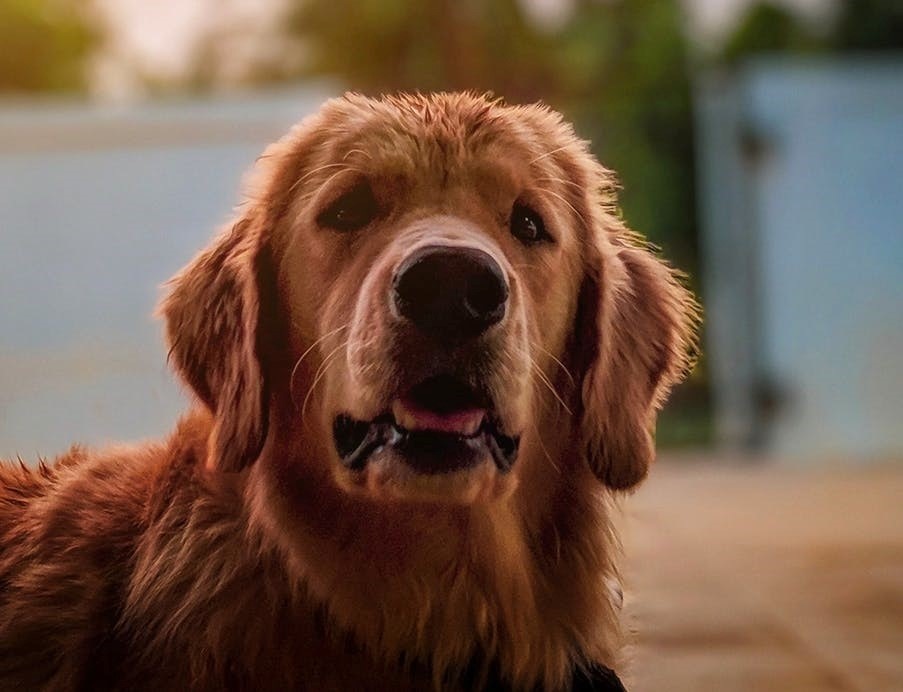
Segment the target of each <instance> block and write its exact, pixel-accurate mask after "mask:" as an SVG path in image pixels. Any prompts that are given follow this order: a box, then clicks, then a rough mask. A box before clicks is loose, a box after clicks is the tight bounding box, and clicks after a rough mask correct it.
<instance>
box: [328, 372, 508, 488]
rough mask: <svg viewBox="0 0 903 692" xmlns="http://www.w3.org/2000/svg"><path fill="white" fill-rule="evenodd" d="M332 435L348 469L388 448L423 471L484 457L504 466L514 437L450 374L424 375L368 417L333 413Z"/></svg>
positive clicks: (472, 463) (359, 466) (443, 469)
mask: <svg viewBox="0 0 903 692" xmlns="http://www.w3.org/2000/svg"><path fill="white" fill-rule="evenodd" d="M333 438H334V440H335V446H336V451H337V452H338V454H339V458H340V459H341V460H342V463H343V464H344V465H345V466H346V467H347V468H349V469H351V470H353V471H362V470H363V469H364V468H365V467H366V466H367V464H368V463H369V462H370V461H371V460H372V459H374V458H375V456H376V455H377V453H378V452H380V451H382V450H385V449H391V450H392V451H394V452H395V453H396V454H397V455H398V456H399V457H400V458H401V459H403V460H404V462H405V463H406V464H408V465H409V466H410V467H412V468H413V469H414V470H415V471H418V472H420V473H424V474H439V473H450V472H452V471H459V470H461V469H467V468H470V467H473V466H476V465H478V464H480V463H481V462H483V461H484V460H486V459H487V458H491V459H492V460H493V462H494V463H495V465H496V467H497V468H498V470H499V471H502V472H505V471H508V470H509V469H510V468H511V466H512V465H513V464H514V461H515V459H516V457H517V448H518V442H519V437H517V436H511V435H506V434H505V433H504V432H502V429H501V425H500V423H499V420H498V418H497V416H495V415H494V413H493V411H492V409H491V405H490V402H489V401H488V397H486V396H484V395H481V394H480V393H478V392H477V391H475V390H474V389H473V388H471V387H469V386H468V385H466V384H465V383H463V382H461V381H460V380H459V379H457V378H454V377H452V376H450V375H438V376H436V377H431V378H429V379H427V380H424V381H423V382H421V383H420V384H418V385H416V386H415V387H413V388H412V389H410V390H409V391H408V392H406V393H405V394H404V395H402V396H401V397H399V398H398V399H396V400H395V401H394V402H393V403H392V409H391V411H389V412H386V413H384V414H381V415H379V416H377V417H376V418H374V419H373V420H370V421H360V420H355V419H354V418H352V417H351V416H348V415H346V414H342V415H339V416H336V418H335V421H334V422H333Z"/></svg>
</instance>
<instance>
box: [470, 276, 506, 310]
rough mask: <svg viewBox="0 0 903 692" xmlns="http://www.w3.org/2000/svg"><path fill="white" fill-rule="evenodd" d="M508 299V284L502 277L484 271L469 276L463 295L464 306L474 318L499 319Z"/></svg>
mask: <svg viewBox="0 0 903 692" xmlns="http://www.w3.org/2000/svg"><path fill="white" fill-rule="evenodd" d="M507 300H508V284H507V283H505V281H504V278H503V277H500V276H495V275H494V274H493V273H492V272H489V271H487V272H485V273H483V274H479V275H477V276H474V277H472V278H471V280H470V282H468V284H467V288H466V291H465V296H464V307H465V309H466V310H467V312H468V313H469V314H470V316H471V317H472V318H473V319H476V320H489V319H493V318H495V317H496V313H499V314H498V319H501V317H502V315H503V314H504V308H505V302H506V301H507ZM496 321H497V320H496Z"/></svg>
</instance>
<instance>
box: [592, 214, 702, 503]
mask: <svg viewBox="0 0 903 692" xmlns="http://www.w3.org/2000/svg"><path fill="white" fill-rule="evenodd" d="M606 216H607V215H602V216H600V217H598V220H597V224H603V225H609V226H610V227H609V228H608V229H605V230H600V229H594V230H593V238H591V240H590V246H589V248H588V250H587V253H586V255H587V256H586V262H587V267H586V270H585V274H584V279H583V284H582V286H581V291H580V299H579V304H578V317H577V320H578V321H577V334H578V336H577V338H578V341H579V342H580V343H579V347H580V352H581V354H582V358H581V360H582V367H581V372H582V373H583V381H582V387H581V409H582V410H581V418H580V438H581V443H582V445H583V451H584V453H585V455H586V459H587V462H588V463H589V465H590V468H591V469H592V470H593V472H594V473H595V474H596V476H597V477H598V478H599V479H600V480H601V481H602V482H604V483H605V484H606V485H607V486H609V487H610V488H613V489H615V490H626V489H628V488H631V487H633V486H634V485H636V484H637V483H639V482H640V481H641V480H643V478H645V476H646V473H647V471H648V469H649V465H650V464H651V462H652V460H653V459H654V457H655V418H656V414H657V412H658V410H659V409H660V408H661V406H662V404H664V402H665V399H666V398H667V395H668V392H669V391H670V389H671V386H672V385H673V384H675V383H676V382H678V381H679V380H681V379H683V377H684V376H685V375H686V374H687V373H688V372H689V370H690V369H691V367H692V365H693V361H694V356H695V331H696V325H697V323H698V321H699V307H698V305H697V303H696V301H695V300H694V299H693V296H692V295H691V294H690V293H689V291H687V290H686V289H685V288H684V287H683V286H682V285H681V282H680V280H679V275H678V274H677V273H676V272H675V271H674V270H672V269H671V268H670V267H668V266H667V265H666V264H665V263H664V262H663V261H661V260H659V259H658V258H657V257H656V256H655V254H653V252H652V250H651V249H650V248H649V247H648V245H646V244H645V243H643V242H642V241H641V240H640V239H639V238H637V237H635V236H633V235H632V234H631V233H630V232H629V231H627V230H626V229H625V228H623V226H622V225H621V223H620V221H619V220H618V219H615V218H613V217H609V218H605V217H606Z"/></svg>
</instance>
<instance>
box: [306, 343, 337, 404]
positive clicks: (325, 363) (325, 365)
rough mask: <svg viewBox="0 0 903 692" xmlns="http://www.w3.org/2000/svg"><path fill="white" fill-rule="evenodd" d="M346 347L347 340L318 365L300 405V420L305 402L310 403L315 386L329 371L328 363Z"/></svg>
mask: <svg viewBox="0 0 903 692" xmlns="http://www.w3.org/2000/svg"><path fill="white" fill-rule="evenodd" d="M347 345H348V341H347V340H346V341H344V342H342V343H341V344H339V345H338V346H336V347H335V348H334V349H332V351H330V352H329V355H327V356H326V357H325V358H324V359H323V362H322V363H320V367H319V368H317V372H316V373H314V381H313V384H312V385H310V389H308V390H307V396H305V397H304V403H303V404H301V420H304V414H305V412H306V411H307V402H308V401H310V397H311V395H312V394H313V393H314V390H315V389H316V388H317V384H319V382H320V380H321V379H323V377H324V376H325V375H326V371H327V370H328V369H329V365H330V362H332V361H333V360H334V358H335V356H336V354H338V352H339V351H341V350H342V349H343V348H345V347H346V346H347Z"/></svg>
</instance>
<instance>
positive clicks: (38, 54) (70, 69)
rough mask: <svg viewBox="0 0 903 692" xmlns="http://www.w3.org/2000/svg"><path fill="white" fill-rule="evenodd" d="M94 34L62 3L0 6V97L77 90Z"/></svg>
mask: <svg viewBox="0 0 903 692" xmlns="http://www.w3.org/2000/svg"><path fill="white" fill-rule="evenodd" d="M97 39H98V34H97V32H96V30H95V29H93V28H92V27H91V25H90V24H89V21H88V19H87V18H86V17H85V16H84V15H83V14H81V13H80V11H79V8H77V7H76V6H75V5H74V4H72V3H70V2H67V1H66V0H3V2H0V93H23V92H36V91H38V92H40V91H77V90H81V89H84V88H85V87H86V86H87V77H86V70H85V66H86V61H87V59H88V58H89V56H90V53H91V50H92V48H93V47H94V46H95V45H96V42H97Z"/></svg>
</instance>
